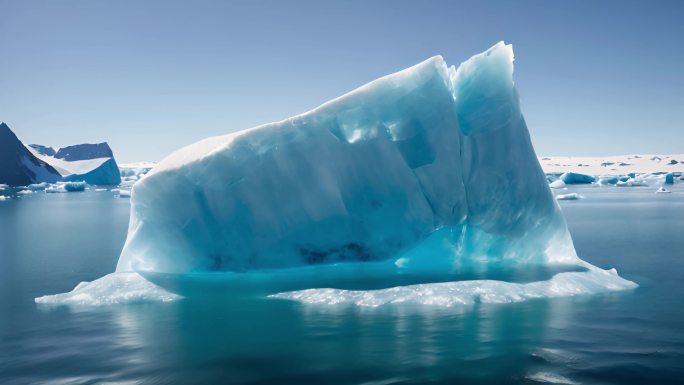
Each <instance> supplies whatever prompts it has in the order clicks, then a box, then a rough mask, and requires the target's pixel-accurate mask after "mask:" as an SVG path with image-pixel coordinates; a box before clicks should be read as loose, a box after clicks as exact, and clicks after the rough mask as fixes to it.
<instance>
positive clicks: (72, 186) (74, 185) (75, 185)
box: [62, 181, 87, 192]
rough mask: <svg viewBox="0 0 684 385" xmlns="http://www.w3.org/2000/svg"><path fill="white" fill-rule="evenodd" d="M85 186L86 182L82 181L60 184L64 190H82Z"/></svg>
mask: <svg viewBox="0 0 684 385" xmlns="http://www.w3.org/2000/svg"><path fill="white" fill-rule="evenodd" d="M86 186H87V183H86V182H84V181H79V182H66V183H64V184H62V187H63V188H64V190H66V191H69V192H74V191H84V190H85V188H86Z"/></svg>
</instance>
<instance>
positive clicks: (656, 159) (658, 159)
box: [651, 155, 662, 162]
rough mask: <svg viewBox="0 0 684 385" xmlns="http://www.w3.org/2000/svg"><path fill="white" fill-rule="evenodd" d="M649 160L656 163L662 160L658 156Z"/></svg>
mask: <svg viewBox="0 0 684 385" xmlns="http://www.w3.org/2000/svg"><path fill="white" fill-rule="evenodd" d="M651 160H654V161H656V162H660V161H661V160H662V159H661V158H660V157H659V156H658V155H653V156H652V157H651Z"/></svg>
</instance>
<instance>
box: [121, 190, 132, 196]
mask: <svg viewBox="0 0 684 385" xmlns="http://www.w3.org/2000/svg"><path fill="white" fill-rule="evenodd" d="M119 197H121V198H130V197H131V191H130V190H119Z"/></svg>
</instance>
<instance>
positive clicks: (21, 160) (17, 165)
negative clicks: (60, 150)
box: [0, 123, 60, 186]
mask: <svg viewBox="0 0 684 385" xmlns="http://www.w3.org/2000/svg"><path fill="white" fill-rule="evenodd" d="M59 179H60V175H59V173H58V172H57V171H56V170H55V169H54V168H53V167H52V166H50V165H49V164H47V163H46V162H44V161H42V160H40V159H38V158H37V157H35V156H34V155H33V154H32V153H31V152H30V151H29V150H28V149H27V148H26V147H24V145H23V144H22V143H21V141H19V139H18V138H17V136H16V135H15V134H14V133H13V132H12V130H10V128H9V126H8V125H7V124H5V123H0V183H2V184H8V185H11V186H26V185H29V184H31V183H38V182H50V183H52V182H56V181H57V180H59Z"/></svg>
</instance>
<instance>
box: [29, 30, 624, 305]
mask: <svg viewBox="0 0 684 385" xmlns="http://www.w3.org/2000/svg"><path fill="white" fill-rule="evenodd" d="M512 75H513V50H512V47H511V46H510V45H506V44H504V43H503V42H501V43H498V44H496V45H495V46H493V47H492V48H490V49H489V50H487V51H486V52H483V53H481V54H478V55H475V56H473V57H472V58H471V59H469V60H468V61H466V62H464V63H462V64H461V65H460V66H459V67H458V68H456V67H454V66H451V67H449V66H447V64H446V63H445V61H444V60H443V59H442V58H441V57H440V56H435V57H433V58H430V59H428V60H426V61H424V62H422V63H420V64H418V65H416V66H414V67H411V68H409V69H406V70H404V71H401V72H398V73H395V74H392V75H389V76H386V77H383V78H380V79H378V80H376V81H373V82H371V83H369V84H367V85H365V86H362V87H360V88H358V89H356V90H354V91H352V92H350V93H348V94H346V95H343V96H341V97H339V98H337V99H335V100H332V101H330V102H328V103H325V104H323V105H322V106H320V107H318V108H316V109H314V110H312V111H310V112H307V113H305V114H302V115H298V116H295V117H293V118H290V119H286V120H283V121H281V122H277V123H271V124H266V125H263V126H259V127H255V128H251V129H247V130H244V131H238V132H235V133H232V134H228V135H224V136H218V137H213V138H208V139H205V140H203V141H200V142H198V143H195V144H192V145H190V146H187V147H185V148H183V149H181V150H179V151H177V152H175V153H173V154H172V155H170V156H169V157H167V158H166V159H164V160H163V161H162V162H160V164H159V165H157V166H156V167H155V168H154V169H153V170H152V171H151V172H150V173H149V174H148V175H147V176H146V177H145V178H143V179H142V180H141V181H139V182H138V183H136V184H135V186H134V187H133V191H132V197H131V219H130V224H129V231H128V237H127V240H126V244H125V246H124V248H123V251H122V253H121V257H120V259H119V263H118V266H117V269H116V273H115V274H113V275H110V276H108V277H107V278H104V279H103V280H101V281H100V282H98V281H96V282H93V283H91V284H83V285H80V286H79V288H77V289H76V290H75V291H74V292H72V293H71V294H67V297H57V298H54V297H47V298H43V299H39V301H43V302H50V301H53V300H54V301H57V302H59V301H67V302H68V301H69V298H71V299H73V295H75V294H78V293H76V292H77V291H78V290H81V294H84V295H85V297H84V296H83V295H82V296H81V297H78V298H80V299H81V302H87V300H83V298H86V297H87V298H90V297H88V295H90V296H91V297H93V298H99V299H96V300H93V302H98V301H100V302H105V303H110V302H112V300H111V299H107V300H104V301H102V298H103V297H107V296H108V295H110V294H111V293H110V292H109V289H111V287H116V288H117V289H116V290H118V292H117V293H118V294H116V295H120V296H121V298H124V299H125V298H127V297H126V293H125V292H124V293H123V294H122V293H121V288H126V287H130V288H132V289H131V291H132V292H136V293H138V294H140V293H142V294H140V298H146V297H145V294H144V293H146V292H147V291H146V290H147V289H148V286H146V285H149V283H146V282H139V281H136V280H135V279H134V278H132V277H136V276H137V273H140V274H142V275H143V276H145V277H147V278H148V279H151V280H152V281H153V282H155V283H158V284H162V285H165V284H167V283H168V282H169V281H172V282H175V286H174V284H173V283H172V284H169V285H168V287H170V288H174V287H175V288H177V287H178V282H185V281H186V280H187V278H188V277H200V278H202V277H204V278H208V277H210V278H211V279H214V280H216V279H217V280H222V281H226V282H230V283H231V284H234V290H235V291H249V290H255V291H256V292H263V293H265V294H275V293H278V292H281V291H289V290H299V289H309V288H319V287H333V288H334V287H337V286H338V284H339V282H340V281H344V280H350V279H352V280H353V279H364V278H369V277H370V279H371V280H383V279H384V277H388V276H391V275H393V274H402V273H408V274H418V275H420V274H425V275H426V276H428V275H430V274H435V273H442V272H446V271H450V270H451V269H454V268H455V266H464V265H477V266H497V268H499V269H506V268H508V267H511V268H514V267H515V268H518V267H519V266H520V265H529V266H552V265H561V264H566V265H572V266H575V267H581V269H580V270H582V271H573V272H566V273H561V274H557V275H556V276H554V278H552V279H549V280H547V281H542V282H537V283H536V284H535V285H534V286H527V285H530V284H521V283H510V282H497V281H478V280H474V281H472V280H471V281H468V282H449V283H446V285H452V286H453V285H456V286H455V288H456V289H454V287H450V289H449V290H451V293H452V296H451V297H450V298H452V299H454V298H459V300H458V301H457V302H459V301H460V302H468V300H472V299H473V298H474V296H476V295H477V296H483V295H484V297H485V298H490V299H491V300H496V301H498V300H509V301H510V300H517V299H525V298H531V297H538V296H555V295H574V294H579V293H583V292H595V291H601V290H609V289H625V288H631V287H634V284H633V283H631V282H629V281H625V280H623V279H622V278H620V277H619V276H617V274H616V273H615V271H604V270H601V269H598V268H595V267H593V266H591V265H589V264H586V263H585V262H583V261H581V260H580V259H579V258H578V257H577V255H576V253H575V249H574V246H573V244H572V239H571V237H570V234H569V232H568V229H567V227H566V225H565V221H564V219H563V217H562V215H561V212H560V209H559V207H558V205H557V203H556V202H555V200H554V198H553V195H552V194H551V192H550V189H549V186H548V183H547V180H546V177H545V175H544V173H543V172H542V170H541V167H540V165H539V163H538V161H537V157H536V155H535V153H534V149H533V147H532V143H531V141H530V137H529V133H528V130H527V126H526V124H525V120H524V118H523V116H522V114H521V111H520V105H519V102H518V95H517V92H516V89H515V86H514V83H513V77H512ZM169 277H173V279H169ZM108 281H111V285H108V284H107V282H108ZM136 282H137V283H136ZM573 283H575V284H573ZM89 285H90V286H89ZM442 285H444V284H442ZM165 287H166V286H165ZM410 287H411V286H404V289H402V290H401V291H399V292H401V293H403V295H405V296H406V298H414V299H415V298H423V299H424V297H422V296H418V297H416V296H415V293H414V292H412V291H411V289H410ZM440 287H441V286H440ZM89 288H90V289H89ZM264 288H266V289H264ZM407 288H408V289H407ZM260 289H261V290H260ZM88 290H91V291H90V292H88ZM454 290H455V291H454ZM399 292H396V293H399ZM93 293H96V294H93ZM316 293H317V292H314V294H316ZM374 293H375V294H377V295H378V296H379V297H378V298H387V295H386V293H381V292H374ZM411 293H413V294H411ZM455 293H458V295H456V294H455ZM478 293H479V294H478ZM487 293H489V294H487ZM129 294H130V293H129ZM309 294H310V293H309ZM337 294H338V295H337V297H335V298H342V297H344V295H345V294H344V293H337ZM69 295H72V297H68V296H69ZM322 295H325V296H326V298H328V297H330V296H329V293H322ZM356 295H357V294H352V297H354V296H356ZM391 296H392V295H391V294H390V297H391ZM314 297H315V295H314ZM164 298H168V297H164ZM293 298H294V297H293ZM302 298H303V297H302ZM306 298H309V299H310V298H311V296H309V295H307V296H306ZM364 298H366V297H364ZM461 298H466V299H464V300H463V301H461V300H460V299H461ZM312 301H318V302H320V301H319V298H315V299H312ZM114 302H116V301H114ZM379 302H380V303H384V302H383V301H379ZM428 302H429V301H428ZM447 302H448V301H447ZM98 303H99V302H98ZM370 303H371V304H373V303H376V302H373V301H371V302H370Z"/></svg>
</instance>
